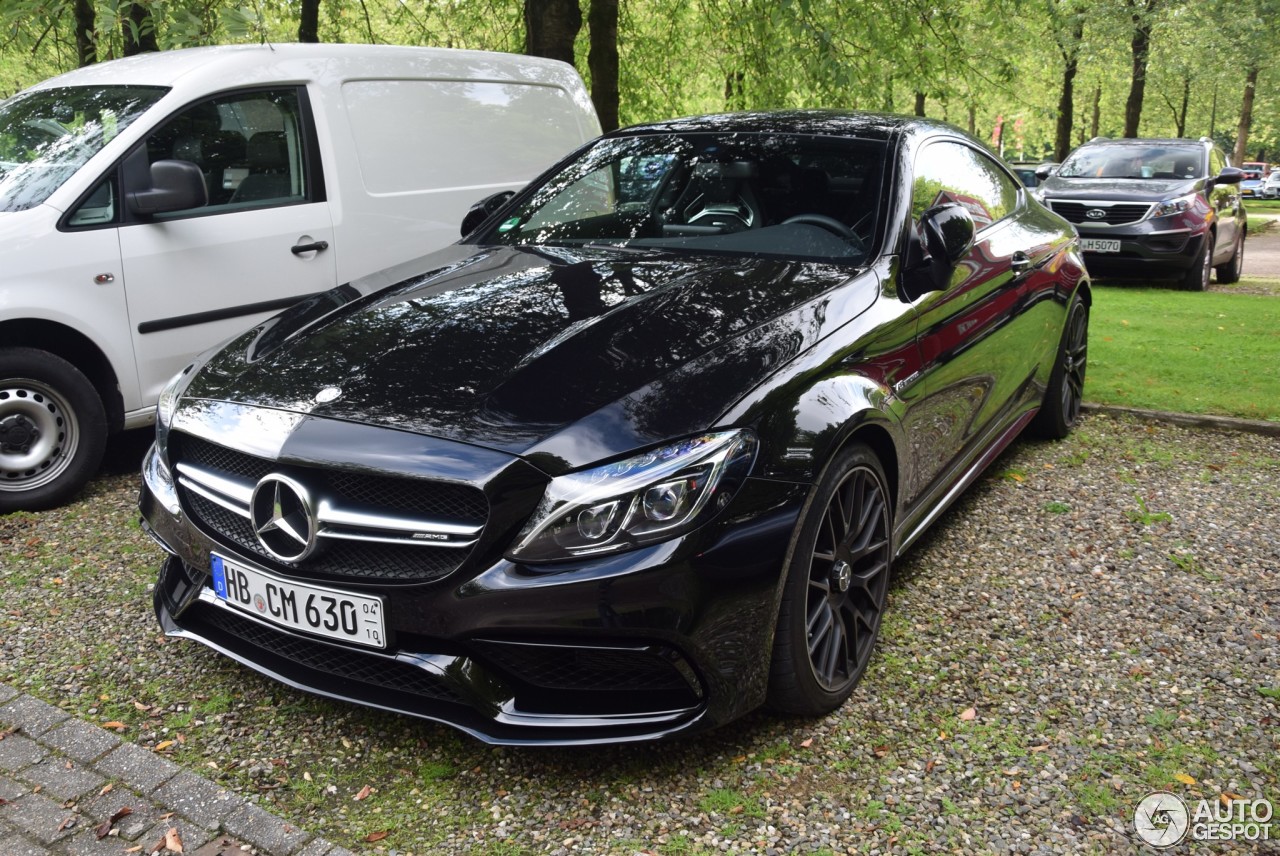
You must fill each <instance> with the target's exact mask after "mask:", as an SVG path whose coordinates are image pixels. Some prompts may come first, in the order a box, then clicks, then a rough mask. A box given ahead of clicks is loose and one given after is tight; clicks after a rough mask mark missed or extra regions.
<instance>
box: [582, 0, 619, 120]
mask: <svg viewBox="0 0 1280 856" xmlns="http://www.w3.org/2000/svg"><path fill="white" fill-rule="evenodd" d="M587 26H588V27H589V28H590V31H591V51H590V52H589V53H588V54H587V67H588V68H589V69H591V100H592V101H593V102H594V103H595V105H596V114H597V115H598V116H599V117H600V127H601V128H602V129H603V130H604V131H605V132H606V133H607V132H609V131H612V130H614V129H615V128H617V127H618V0H591V10H590V12H588V17H587Z"/></svg>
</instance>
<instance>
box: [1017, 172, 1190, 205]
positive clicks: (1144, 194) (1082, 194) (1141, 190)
mask: <svg viewBox="0 0 1280 856" xmlns="http://www.w3.org/2000/svg"><path fill="white" fill-rule="evenodd" d="M1203 187H1204V179H1202V178H1201V179H1193V180H1190V181H1188V180H1187V179H1182V178H1179V179H1155V178H1064V177H1063V176H1059V175H1055V176H1051V177H1050V178H1049V179H1048V180H1047V181H1045V182H1043V183H1042V184H1041V185H1040V187H1039V188H1038V189H1039V190H1041V191H1042V192H1043V193H1044V195H1045V197H1046V198H1047V199H1097V200H1113V199H1114V200H1117V201H1125V202H1159V201H1160V200H1162V199H1170V198H1172V197H1175V196H1182V195H1184V194H1187V193H1194V192H1195V191H1197V190H1200V189H1201V188H1203Z"/></svg>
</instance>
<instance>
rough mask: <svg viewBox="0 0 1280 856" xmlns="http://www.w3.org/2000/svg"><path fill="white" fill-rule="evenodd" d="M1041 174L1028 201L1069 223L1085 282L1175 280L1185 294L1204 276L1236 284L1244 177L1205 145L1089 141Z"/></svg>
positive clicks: (1201, 285)
mask: <svg viewBox="0 0 1280 856" xmlns="http://www.w3.org/2000/svg"><path fill="white" fill-rule="evenodd" d="M1042 171H1043V172H1045V175H1044V176H1042V178H1043V179H1044V181H1043V183H1041V184H1040V186H1039V187H1037V188H1036V190H1035V195H1036V197H1037V198H1039V199H1040V201H1042V202H1044V203H1045V204H1046V205H1048V206H1049V207H1050V208H1052V209H1053V210H1054V211H1055V212H1057V213H1058V214H1061V215H1062V216H1063V217H1065V218H1066V219H1068V220H1070V221H1071V222H1072V223H1073V224H1075V227H1076V230H1077V231H1078V232H1079V233H1080V244H1081V248H1082V249H1083V250H1084V257H1085V263H1086V264H1087V265H1088V267H1089V272H1090V273H1092V274H1093V275H1095V276H1102V277H1117V278H1137V279H1175V278H1176V279H1177V280H1178V281H1179V283H1180V284H1181V285H1182V287H1183V288H1186V289H1189V290H1192V291H1203V290H1204V289H1205V288H1207V287H1208V285H1209V275H1210V271H1211V270H1216V271H1217V275H1218V282H1224V283H1225V282H1235V281H1236V280H1238V279H1239V278H1240V269H1241V266H1242V264H1243V262H1244V239H1245V235H1246V233H1247V231H1248V223H1247V220H1246V216H1245V210H1244V205H1243V203H1242V201H1241V198H1240V190H1239V184H1240V180H1241V179H1242V178H1243V177H1244V173H1243V172H1242V171H1241V170H1239V169H1236V168H1234V167H1232V166H1230V165H1229V161H1228V160H1227V157H1226V155H1225V154H1224V153H1223V152H1222V150H1221V149H1220V148H1218V147H1217V146H1216V145H1214V143H1213V142H1212V141H1211V140H1209V139H1207V138H1202V139H1200V140H1183V139H1167V140H1158V139H1125V140H1110V139H1104V138H1097V139H1093V140H1090V141H1089V142H1088V143H1085V144H1084V145H1082V146H1080V147H1079V148H1077V149H1076V150H1075V151H1073V152H1072V153H1071V154H1070V155H1068V156H1067V159H1066V160H1065V161H1063V162H1062V164H1061V165H1060V166H1059V167H1057V169H1055V170H1053V171H1052V174H1050V171H1049V170H1048V169H1043V170H1042Z"/></svg>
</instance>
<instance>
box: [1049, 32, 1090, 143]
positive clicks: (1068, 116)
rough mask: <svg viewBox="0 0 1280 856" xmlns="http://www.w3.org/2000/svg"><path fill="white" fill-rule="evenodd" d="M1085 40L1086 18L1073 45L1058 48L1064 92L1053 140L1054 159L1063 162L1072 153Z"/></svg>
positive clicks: (1074, 37)
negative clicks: (1077, 91) (1076, 98)
mask: <svg viewBox="0 0 1280 856" xmlns="http://www.w3.org/2000/svg"><path fill="white" fill-rule="evenodd" d="M1083 38H1084V18H1079V19H1078V20H1077V21H1076V24H1075V26H1074V27H1073V28H1072V30H1071V39H1072V40H1071V43H1070V45H1069V46H1064V45H1063V44H1062V43H1061V42H1059V43H1058V47H1059V48H1060V49H1061V51H1062V61H1063V64H1062V92H1061V94H1060V95H1059V96H1058V128H1057V133H1056V134H1054V138H1053V159H1054V160H1056V161H1062V160H1064V159H1065V158H1066V157H1067V152H1069V151H1071V128H1072V127H1073V126H1074V125H1075V86H1076V72H1077V71H1079V70H1080V40H1081V39H1083Z"/></svg>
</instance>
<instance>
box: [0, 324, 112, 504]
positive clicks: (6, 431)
mask: <svg viewBox="0 0 1280 856" xmlns="http://www.w3.org/2000/svg"><path fill="white" fill-rule="evenodd" d="M106 444H107V417H106V412H105V411H104V409H103V406H102V401H101V399H99V398H98V393H97V391H96V390H95V389H94V388H93V384H91V383H90V382H89V380H88V378H86V377H85V376H84V374H83V373H81V372H80V370H79V369H77V368H76V367H75V366H73V365H71V363H69V362H67V361H66V360H64V359H62V358H61V357H57V356H54V355H53V354H50V353H47V352H45V351H40V350H37V349H35V348H0V514H3V513H6V512H9V511H17V510H20V509H21V510H27V511H35V510H38V509H42V508H51V507H53V506H56V505H61V504H62V503H64V502H66V501H68V500H69V499H71V497H73V496H74V495H75V494H76V493H77V492H78V491H79V490H80V489H81V488H82V487H84V485H85V483H86V482H88V481H89V479H90V478H91V477H92V476H93V475H94V473H96V472H97V471H98V465H99V464H100V463H101V462H102V453H103V451H104V450H105V448H106Z"/></svg>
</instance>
